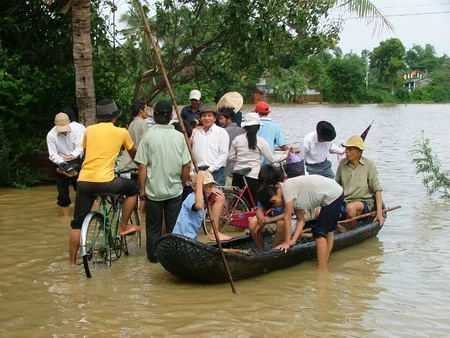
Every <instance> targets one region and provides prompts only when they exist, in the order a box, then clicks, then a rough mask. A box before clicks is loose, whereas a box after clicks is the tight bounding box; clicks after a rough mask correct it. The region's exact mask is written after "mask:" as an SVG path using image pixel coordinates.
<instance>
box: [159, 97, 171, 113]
mask: <svg viewBox="0 0 450 338" xmlns="http://www.w3.org/2000/svg"><path fill="white" fill-rule="evenodd" d="M155 113H159V114H164V113H166V114H172V103H170V102H169V101H165V100H161V101H158V102H156V104H155Z"/></svg>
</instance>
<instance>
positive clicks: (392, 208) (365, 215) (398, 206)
mask: <svg viewBox="0 0 450 338" xmlns="http://www.w3.org/2000/svg"><path fill="white" fill-rule="evenodd" d="M399 208H401V206H400V205H396V206H395V207H391V208H386V209H383V210H381V211H382V212H383V213H384V212H388V211H392V210H395V209H399ZM376 214H377V211H371V212H368V213H367V214H362V215H359V216H355V217H352V218H349V219H344V220H342V221H339V222H338V224H343V223H348V222H351V221H356V220H358V219H361V218H365V217H369V216H375V215H376Z"/></svg>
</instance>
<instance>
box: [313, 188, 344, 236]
mask: <svg viewBox="0 0 450 338" xmlns="http://www.w3.org/2000/svg"><path fill="white" fill-rule="evenodd" d="M343 202H344V194H343V193H342V195H341V196H339V197H338V198H336V199H335V200H334V201H333V202H331V203H330V204H329V205H327V206H324V207H321V208H320V213H319V216H318V217H317V220H316V225H314V226H313V227H312V234H313V237H314V238H319V237H325V238H326V237H327V236H328V233H329V232H332V231H334V230H336V227H337V222H338V220H339V213H340V212H341V205H342V203H343Z"/></svg>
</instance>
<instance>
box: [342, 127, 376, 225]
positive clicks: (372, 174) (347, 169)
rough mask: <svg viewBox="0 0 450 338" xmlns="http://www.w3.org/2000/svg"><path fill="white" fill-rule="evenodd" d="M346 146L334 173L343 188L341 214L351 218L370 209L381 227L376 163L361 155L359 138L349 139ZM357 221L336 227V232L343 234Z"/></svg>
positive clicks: (361, 146) (361, 142)
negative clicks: (374, 212) (343, 156)
mask: <svg viewBox="0 0 450 338" xmlns="http://www.w3.org/2000/svg"><path fill="white" fill-rule="evenodd" d="M342 146H343V147H345V155H346V158H344V159H343V160H342V161H341V162H340V163H339V166H338V168H337V170H336V181H337V182H338V183H339V184H340V185H341V186H342V188H343V189H344V206H343V208H342V210H341V214H343V216H345V217H346V218H352V217H355V216H359V215H362V214H365V213H368V212H370V211H371V210H374V209H375V210H376V211H377V214H376V216H375V220H378V221H379V222H380V225H383V224H384V217H383V212H382V209H383V196H382V188H381V185H380V181H379V180H378V171H377V167H376V166H375V163H374V162H373V161H372V160H370V159H368V158H367V157H365V156H363V155H362V154H363V151H364V141H363V139H362V138H361V136H359V135H353V136H351V137H350V138H349V139H348V141H347V143H345V144H342ZM355 226H356V221H353V222H348V223H347V228H344V227H343V226H341V225H338V230H339V231H342V232H345V231H347V230H350V229H354V228H355Z"/></svg>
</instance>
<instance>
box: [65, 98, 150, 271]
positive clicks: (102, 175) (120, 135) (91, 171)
mask: <svg viewBox="0 0 450 338" xmlns="http://www.w3.org/2000/svg"><path fill="white" fill-rule="evenodd" d="M121 113H122V111H121V110H119V109H117V106H116V103H115V102H114V101H113V100H110V99H104V100H101V101H100V102H99V103H98V104H97V114H96V116H95V117H96V118H97V120H98V122H99V123H98V124H94V125H92V126H89V127H87V128H86V132H85V134H84V139H83V143H82V146H83V148H84V149H85V152H84V153H85V160H84V162H83V165H82V167H81V171H80V174H79V177H78V187H77V194H76V197H75V210H74V216H73V220H72V222H71V224H70V226H71V228H72V230H71V232H70V248H69V256H70V257H69V265H71V266H75V265H76V256H77V251H78V248H79V243H80V233H81V227H82V225H83V221H84V218H85V217H86V216H87V214H88V213H89V212H90V211H91V208H92V204H93V203H94V201H95V198H96V196H97V195H98V194H101V193H112V194H120V195H125V200H124V202H123V209H122V217H121V219H120V225H119V236H124V235H127V234H129V233H132V232H135V231H140V230H141V227H140V226H137V225H133V224H127V222H128V220H129V218H130V215H131V212H132V211H133V208H134V206H135V205H136V200H137V195H138V193H139V187H138V185H137V183H136V181H133V180H130V179H127V178H123V177H115V175H114V166H115V163H116V159H117V156H118V155H119V152H120V149H121V148H122V146H123V147H124V148H125V149H126V150H127V151H128V153H129V154H130V157H131V158H133V159H134V156H135V155H136V148H135V146H134V144H133V140H132V139H131V136H130V133H129V132H128V130H126V129H125V128H119V127H116V126H114V123H115V122H116V119H117V117H119V116H120V114H121Z"/></svg>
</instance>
